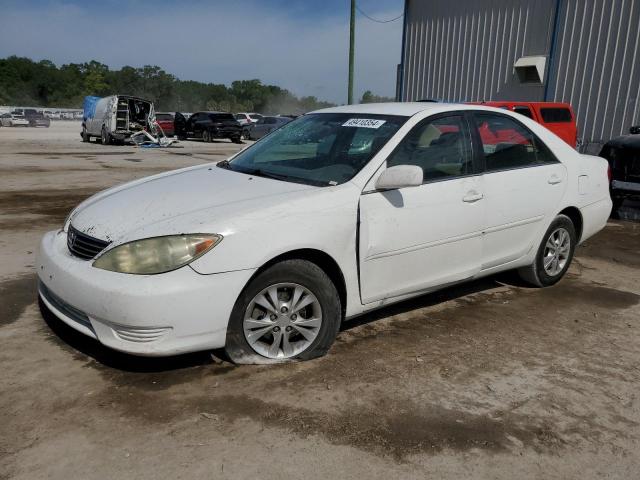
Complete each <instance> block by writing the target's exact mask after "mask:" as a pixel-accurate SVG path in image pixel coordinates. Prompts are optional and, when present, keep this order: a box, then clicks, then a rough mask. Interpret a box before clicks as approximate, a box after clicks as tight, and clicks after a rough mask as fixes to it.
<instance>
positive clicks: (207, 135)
mask: <svg viewBox="0 0 640 480" xmlns="http://www.w3.org/2000/svg"><path fill="white" fill-rule="evenodd" d="M202 141H203V142H206V143H211V134H210V133H209V131H208V130H204V131H203V132H202Z"/></svg>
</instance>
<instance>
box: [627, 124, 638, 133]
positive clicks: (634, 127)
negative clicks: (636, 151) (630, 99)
mask: <svg viewBox="0 0 640 480" xmlns="http://www.w3.org/2000/svg"><path fill="white" fill-rule="evenodd" d="M629 133H630V134H631V135H638V134H639V133H640V125H634V126H633V127H631V128H630V129H629Z"/></svg>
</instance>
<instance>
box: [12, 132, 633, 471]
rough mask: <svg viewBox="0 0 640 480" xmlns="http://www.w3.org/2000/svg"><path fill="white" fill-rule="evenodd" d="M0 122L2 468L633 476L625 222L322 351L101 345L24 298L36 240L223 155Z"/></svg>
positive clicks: (629, 262)
mask: <svg viewBox="0 0 640 480" xmlns="http://www.w3.org/2000/svg"><path fill="white" fill-rule="evenodd" d="M78 132H79V126H78V125H77V124H71V123H62V122H58V123H54V124H53V125H52V127H51V128H50V129H41V130H34V129H9V128H0V346H1V348H0V380H1V383H0V385H1V387H0V479H8V478H12V479H13V478H15V479H29V480H34V479H42V478H50V479H69V478H82V479H105V478H136V479H146V478H149V479H158V478H171V479H177V478H188V479H200V478H203V479H204V478H206V479H225V478H230V479H231V478H233V479H238V478H261V479H265V480H266V479H282V478H306V479H326V478H340V479H345V478H353V479H361V478H368V479H378V478H379V479H388V478H397V479H424V478H438V479H448V478H450V479H461V478H493V479H509V480H512V479H514V478H518V479H520V480H524V479H546V480H548V479H574V478H575V479H578V478H579V479H592V478H608V479H613V478H616V479H632V478H639V476H640V448H639V447H640V398H639V395H640V389H639V385H640V322H639V320H640V318H639V316H640V315H639V314H640V304H639V302H640V282H639V280H640V249H639V245H640V224H638V223H632V222H626V221H611V222H610V224H609V225H608V226H607V228H606V229H605V231H603V232H601V233H600V234H599V235H597V236H596V237H594V238H593V239H592V240H590V241H589V242H587V244H586V245H584V246H582V247H580V248H579V250H578V252H577V258H576V260H575V262H574V264H573V266H572V268H571V270H570V273H569V275H568V276H567V278H565V279H564V280H563V281H562V282H561V283H560V284H558V285H557V286H555V287H553V288H549V289H543V290H539V289H531V288H526V287H524V286H523V285H522V284H521V283H520V282H518V281H517V280H516V279H515V277H514V276H513V275H501V276H498V277H491V278H488V279H485V280H481V281H477V282H473V283H471V284H467V285H463V286H459V287H455V288H450V289H448V290H445V291H442V292H439V293H437V294H432V295H427V296H424V297H422V298H419V299H417V300H412V301H409V302H405V303H402V304H400V305H397V306H394V307H392V308H387V309H385V310H382V311H378V312H375V313H373V314H370V315H367V316H365V317H362V318H359V319H357V320H354V321H352V322H350V323H348V324H346V325H345V326H344V328H343V330H342V331H341V332H340V334H339V336H338V339H337V341H336V344H335V346H334V347H333V348H332V350H331V351H330V352H329V355H327V356H326V357H324V358H321V359H318V360H314V361H311V362H307V363H292V364H285V365H278V366H269V367H265V366H242V367H234V366H232V365H230V364H226V363H222V364H220V363H214V361H213V360H212V358H211V357H210V356H209V355H208V354H207V353H198V354H193V355H187V356H182V357H177V358H169V359H160V360H158V359H156V360H152V359H143V358H135V357H129V356H125V355H122V354H117V353H114V352H111V351H108V350H106V349H105V348H102V347H101V346H100V345H99V344H97V343H96V342H95V341H92V340H91V339H88V338H85V337H84V336H82V335H81V334H78V333H76V332H75V331H74V330H72V329H70V328H68V327H66V326H65V325H64V324H62V323H61V322H59V321H57V320H56V319H55V318H52V317H51V315H47V314H45V315H44V316H43V314H42V313H41V312H40V310H39V308H38V303H37V300H36V291H35V274H34V271H33V263H34V252H35V250H36V248H37V245H38V242H39V240H40V238H41V236H42V234H43V233H44V232H45V231H47V230H52V229H55V228H58V227H59V226H60V225H61V224H62V222H63V220H64V218H65V216H66V214H67V213H68V212H69V210H70V209H71V208H72V207H73V206H75V205H76V204H77V203H78V202H79V201H81V200H82V199H83V198H85V197H86V196H88V195H90V194H92V193H93V192H95V191H97V190H100V189H103V188H105V187H108V186H111V185H113V184H116V183H119V182H123V181H126V180H131V179H134V178H138V177H141V176H145V175H149V174H152V173H155V172H159V171H163V170H167V169H174V168H179V167H183V166H188V165H193V164H197V163H203V162H207V161H214V160H219V159H222V158H225V156H228V155H229V154H230V153H232V152H234V151H236V150H237V148H239V146H237V145H233V144H231V143H228V142H226V141H225V142H222V141H221V142H219V143H214V144H203V143H200V142H182V143H181V144H180V145H181V146H182V147H183V148H176V149H172V150H163V151H159V150H152V149H137V148H133V147H127V146H111V147H103V146H100V145H96V144H83V143H81V142H80V137H79V135H78Z"/></svg>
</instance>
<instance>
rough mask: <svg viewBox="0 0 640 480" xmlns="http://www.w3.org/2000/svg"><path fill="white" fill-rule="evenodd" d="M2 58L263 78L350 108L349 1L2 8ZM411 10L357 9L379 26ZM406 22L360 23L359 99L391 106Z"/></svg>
mask: <svg viewBox="0 0 640 480" xmlns="http://www.w3.org/2000/svg"><path fill="white" fill-rule="evenodd" d="M0 4H1V5H2V16H1V17H0V57H6V56H8V55H20V56H27V57H30V58H33V59H35V60H41V59H49V60H51V61H53V62H55V63H56V64H63V63H70V62H84V61H88V60H91V59H95V60H98V61H100V62H103V63H105V64H107V65H109V67H111V68H120V67H122V66H123V65H131V66H142V65H159V66H161V67H162V68H164V69H165V70H166V71H167V72H169V73H172V74H174V75H176V76H177V77H179V78H182V79H188V80H199V81H205V82H214V83H229V82H231V81H232V80H237V79H251V78H259V79H261V80H262V81H263V82H265V83H274V84H277V85H280V86H282V87H285V88H288V89H289V90H291V91H292V92H294V93H296V94H298V95H315V96H317V97H319V98H322V99H326V100H330V101H333V102H337V103H344V102H345V101H346V83H347V66H348V65H347V58H348V40H349V0H316V1H312V0H209V1H206V0H184V1H180V2H170V1H166V0H157V1H146V0H133V1H130V2H126V1H118V0H102V1H90V0H89V1H72V0H66V1H64V0H34V1H28V0H22V1H16V0H0ZM403 5H404V2H403V0H359V1H358V6H359V7H360V8H361V9H362V10H364V11H365V12H366V13H368V14H369V15H371V16H374V17H376V18H379V19H389V18H393V17H395V16H397V15H399V14H400V13H402V9H403ZM401 37H402V20H401V19H400V20H398V21H395V22H392V23H387V24H378V23H374V22H371V21H370V20H368V19H366V18H364V17H363V16H362V15H360V14H358V15H357V23H356V77H355V94H356V96H357V97H360V95H361V94H362V93H363V92H364V91H365V90H371V91H373V92H374V93H376V94H378V95H387V96H393V95H394V92H395V75H396V65H397V64H398V62H399V61H400V48H401V40H402V39H401Z"/></svg>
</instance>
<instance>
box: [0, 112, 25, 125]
mask: <svg viewBox="0 0 640 480" xmlns="http://www.w3.org/2000/svg"><path fill="white" fill-rule="evenodd" d="M0 123H1V124H2V126H3V127H28V126H29V120H27V119H26V118H24V115H21V114H19V113H5V114H3V115H2V116H0Z"/></svg>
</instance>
